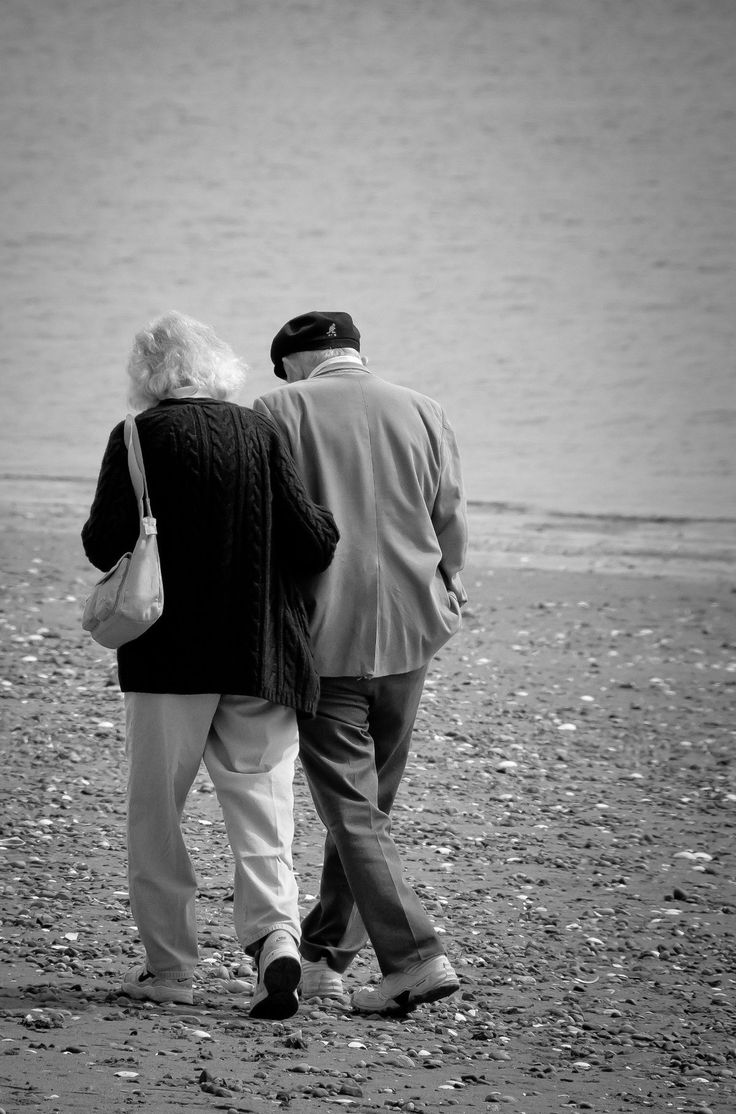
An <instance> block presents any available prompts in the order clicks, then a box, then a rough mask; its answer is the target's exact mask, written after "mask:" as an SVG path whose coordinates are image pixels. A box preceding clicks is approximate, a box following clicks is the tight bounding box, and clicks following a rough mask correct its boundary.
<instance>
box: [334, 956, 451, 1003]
mask: <svg viewBox="0 0 736 1114" xmlns="http://www.w3.org/2000/svg"><path fill="white" fill-rule="evenodd" d="M459 989H460V980H459V979H458V977H457V975H456V974H455V972H454V971H453V969H452V967H451V966H450V961H449V959H448V958H447V956H446V955H438V956H434V957H433V958H432V959H426V960H425V961H424V963H417V964H415V965H414V966H413V967H408V968H407V969H406V971H400V972H399V973H398V974H395V975H386V976H385V977H384V978H382V979H381V981H380V983H378V984H377V985H376V986H363V987H361V989H360V990H356V991H355V993H354V994H353V998H352V1004H353V1009H355V1010H358V1012H359V1013H408V1012H409V1010H413V1009H414V1008H415V1007H416V1006H420V1005H421V1004H422V1003H423V1002H436V1001H437V1000H438V999H439V998H446V997H447V995H448V994H454V993H455V991H456V990H459Z"/></svg>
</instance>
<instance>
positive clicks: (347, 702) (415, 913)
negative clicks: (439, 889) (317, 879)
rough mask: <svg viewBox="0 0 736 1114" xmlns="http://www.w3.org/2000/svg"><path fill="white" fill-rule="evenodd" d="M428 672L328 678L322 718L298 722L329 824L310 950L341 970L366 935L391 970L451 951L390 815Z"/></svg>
mask: <svg viewBox="0 0 736 1114" xmlns="http://www.w3.org/2000/svg"><path fill="white" fill-rule="evenodd" d="M426 672H427V667H426V666H423V667H422V668H421V669H416V670H414V671H412V672H411V673H398V674H393V675H391V676H388V677H375V678H372V679H368V680H360V679H356V678H354V677H322V678H321V696H320V702H319V708H318V711H317V715H316V717H314V718H313V719H303V720H301V721H300V724H299V734H300V755H301V761H302V765H303V767H304V770H305V773H306V775H307V779H308V781H309V786H310V789H311V792H312V797H313V799H314V804H315V807H316V809H317V812H318V813H319V815H320V817H321V819H322V822H323V824H324V825H325V827H326V828H327V836H326V839H325V850H324V863H323V867H322V879H321V883H320V892H319V899H318V900H317V903H316V904H315V905H314V906H313V907H312V909H310V911H309V913H308V914H307V916H306V917H305V919H304V921H303V922H302V953H303V955H304V957H305V958H306V959H308V960H312V961H317V960H319V959H322V958H326V959H327V962H328V964H329V966H330V967H332V968H333V969H334V970H336V971H340V972H343V971H345V970H346V969H347V967H348V966H349V964H350V963H351V961H352V960H353V959H354V958H355V956H356V955H357V953H358V952H359V951H360V949H361V947H362V946H363V945H364V944H365V942H366V938H368V939H370V941H371V943H372V944H373V948H374V951H375V953H376V957H377V959H378V963H379V966H380V968H381V971H382V972H383V974H384V975H390V974H392V973H393V972H396V971H402V970H404V969H405V968H407V967H410V966H412V965H413V964H415V963H421V962H422V961H423V960H426V959H431V958H433V957H434V956H438V955H443V954H444V948H443V947H442V945H441V944H440V942H439V939H438V937H437V934H436V933H435V931H434V929H433V928H432V924H431V922H430V920H429V917H428V916H427V914H426V913H425V911H424V909H423V907H422V904H421V902H420V901H419V899H418V897H417V895H416V894H415V893H414V890H413V889H412V888H411V886H410V885H409V883H408V882H407V881H406V879H405V877H404V874H403V871H402V868H401V860H400V858H399V852H398V850H397V848H396V844H395V843H394V840H393V837H392V835H391V821H390V819H389V813H390V811H391V807H392V805H393V803H394V798H395V796H396V793H397V791H398V788H399V785H400V783H401V779H402V777H403V774H404V770H405V768H406V762H407V758H408V755H409V746H410V743H411V734H412V729H413V727H414V720H415V718H416V714H417V708H418V707H419V700H420V698H421V695H422V689H423V687H424V678H425V674H426Z"/></svg>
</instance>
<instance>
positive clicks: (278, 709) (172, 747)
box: [125, 692, 300, 978]
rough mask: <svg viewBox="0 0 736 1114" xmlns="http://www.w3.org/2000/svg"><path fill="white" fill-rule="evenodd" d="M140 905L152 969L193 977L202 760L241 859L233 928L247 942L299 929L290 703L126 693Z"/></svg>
mask: <svg viewBox="0 0 736 1114" xmlns="http://www.w3.org/2000/svg"><path fill="white" fill-rule="evenodd" d="M125 724H126V752H127V756H128V882H129V891H130V905H131V912H132V914H133V918H134V920H135V923H136V925H137V926H138V931H139V933H140V937H141V940H142V942H143V945H144V947H145V949H146V958H147V961H148V967H149V970H150V971H152V972H153V973H154V974H157V975H163V976H166V977H170V978H191V976H192V974H193V972H194V969H195V967H196V965H197V959H198V954H199V953H198V948H197V922H196V914H195V898H196V892H197V878H196V875H195V873H194V868H193V866H192V862H191V859H190V857H189V853H188V851H187V848H186V846H185V843H184V838H183V835H182V830H181V817H182V813H183V810H184V804H185V802H186V799H187V795H188V793H189V790H190V789H191V787H192V784H193V782H194V779H195V777H196V775H197V771H198V770H199V766H200V762H202V761H204V764H205V766H206V767H207V771H208V773H209V775H210V777H211V779H212V783H213V785H214V787H215V791H216V793H217V799H218V801H219V803H220V808H221V809H222V815H223V819H224V821H225V828H226V831H227V835H228V839H229V841H230V847H231V849H232V853H233V857H234V860H235V903H234V918H235V931H236V933H237V936H238V940H239V941H240V944H241V946H242V947H243V949H244V950H246V951H250V952H251V954H252V953H253V952H254V951H255V947H254V945H256V944H257V942H258V941H259V940H260V939H261V938H262V937H263V936H266V935H267V934H268V933H269V932H272V931H273V930H274V929H277V928H284V929H286V930H287V931H289V932H290V933H291V934H292V935H293V936H294V938H295V939H296V940H297V941H298V940H299V935H300V928H299V910H298V904H297V903H298V891H297V884H296V879H295V877H294V870H293V865H292V857H291V845H292V840H293V837H294V796H293V780H294V762H295V760H296V755H297V750H298V733H297V724H296V713H295V712H294V710H293V709H292V708H286V707H284V706H282V705H280V704H272V703H270V702H269V701H268V700H260V699H257V698H255V697H250V696H223V695H220V694H217V693H197V694H187V695H181V694H172V693H149V692H128V693H126V694H125Z"/></svg>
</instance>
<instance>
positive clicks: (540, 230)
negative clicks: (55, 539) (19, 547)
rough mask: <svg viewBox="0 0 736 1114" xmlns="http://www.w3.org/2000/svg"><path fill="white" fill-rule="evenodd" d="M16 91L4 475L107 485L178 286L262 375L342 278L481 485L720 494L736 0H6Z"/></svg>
mask: <svg viewBox="0 0 736 1114" xmlns="http://www.w3.org/2000/svg"><path fill="white" fill-rule="evenodd" d="M0 94H1V97H2V100H1V105H0V119H1V124H2V137H1V142H2V152H1V158H0V182H1V185H2V208H3V220H2V226H1V229H0V238H1V244H0V256H1V261H0V267H1V268H2V272H1V273H2V286H1V288H0V313H1V315H2V336H3V340H2V345H1V346H0V352H1V355H2V395H3V400H4V404H5V405H4V408H3V409H4V414H5V419H4V422H3V436H2V448H1V449H0V476H2V477H5V478H6V479H8V478H11V479H19V478H23V477H55V478H58V477H61V478H66V479H69V478H72V479H78V480H79V481H80V482H81V483H82V485H89V486H90V488H91V487H92V485H93V484H94V480H95V477H96V474H97V469H98V466H99V461H100V458H101V454H102V451H103V449H104V446H105V443H106V440H107V436H108V433H109V430H110V429H111V427H112V426H113V425H114V424H115V422H116V421H118V420H119V418H120V417H122V415H123V414H124V413H125V409H126V404H125V392H126V377H125V370H124V369H125V363H126V359H127V355H128V352H129V350H130V346H131V343H132V338H133V335H134V334H135V332H136V331H137V330H138V329H139V328H140V327H141V326H142V325H144V324H145V323H146V322H147V321H148V320H150V319H151V318H152V317H154V316H156V315H158V314H159V313H161V312H163V311H165V310H167V309H170V308H176V309H179V310H181V311H183V312H185V313H189V314H191V315H192V316H195V317H199V318H201V319H202V320H204V321H207V322H209V323H210V324H212V325H213V326H214V327H215V329H216V330H217V331H218V332H219V333H220V335H222V336H223V337H224V338H225V339H227V340H228V341H229V342H230V343H231V344H232V345H233V346H234V347H235V348H236V350H237V351H238V352H240V354H241V355H242V356H244V358H245V359H246V360H247V362H248V363H249V365H250V367H251V369H252V370H251V374H250V379H249V383H248V387H247V390H246V392H245V394H244V396H243V398H242V401H244V402H246V403H247V402H249V401H251V400H252V398H253V397H255V396H256V395H258V394H260V393H262V392H264V391H266V390H270V389H272V388H273V387H274V386H275V385H277V381H276V380H275V379H274V378H273V375H272V370H271V366H270V363H269V360H268V349H269V346H270V342H271V338H272V336H273V334H274V333H275V332H276V331H277V330H278V329H279V327H280V326H281V325H282V324H283V322H284V321H285V320H287V319H288V318H289V317H292V316H294V315H295V314H297V313H301V312H304V311H306V310H309V309H345V310H348V311H350V312H351V313H352V314H353V316H354V318H355V320H356V322H357V324H358V326H359V328H360V329H361V332H362V334H363V351H364V353H365V354H366V356H367V357H368V359H369V363H370V365H371V367H372V368H373V370H374V371H376V372H377V373H378V374H380V375H384V376H386V377H387V378H391V379H393V380H395V381H397V382H401V383H404V384H407V385H409V386H412V387H416V388H418V389H420V390H422V391H424V392H426V393H427V394H430V395H432V396H433V397H436V398H437V399H439V400H440V401H441V402H442V403H443V404H444V406H445V408H446V410H447V412H448V414H449V416H450V419H451V421H452V423H453V425H454V426H455V429H456V431H457V435H458V440H459V442H460V446H461V450H462V454H463V458H464V464H465V473H466V483H467V490H468V495H469V497H470V498H471V500H476V501H487V502H496V503H512V504H522V505H525V506H530V507H543V508H547V509H549V510H552V511H567V512H583V513H587V514H618V515H641V516H660V515H661V516H683V517H704V518H708V517H715V518H718V517H721V518H736V498H735V492H736V482H735V476H736V447H735V446H736V386H735V383H736V369H735V363H736V358H735V353H736V297H735V295H736V278H735V272H736V5H735V4H734V3H733V2H732V0H452V2H447V0H442V2H440V0H208V2H207V3H201V2H200V0H145V2H144V0H0ZM44 482H45V481H44ZM49 482H51V481H49Z"/></svg>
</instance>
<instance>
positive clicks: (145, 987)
mask: <svg viewBox="0 0 736 1114" xmlns="http://www.w3.org/2000/svg"><path fill="white" fill-rule="evenodd" d="M120 993H121V994H127V996H128V997H129V998H137V999H138V1000H139V1001H147V1002H181V1004H182V1005H184V1006H191V1005H192V1003H193V1002H194V994H193V992H192V980H191V979H165V978H162V977H161V975H154V973H153V971H149V970H148V967H147V966H146V965H145V963H144V964H143V965H142V966H140V967H131V969H130V971H128V972H127V974H126V975H125V976H124V978H123V985H122V987H121V988H120Z"/></svg>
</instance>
